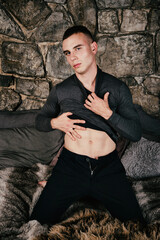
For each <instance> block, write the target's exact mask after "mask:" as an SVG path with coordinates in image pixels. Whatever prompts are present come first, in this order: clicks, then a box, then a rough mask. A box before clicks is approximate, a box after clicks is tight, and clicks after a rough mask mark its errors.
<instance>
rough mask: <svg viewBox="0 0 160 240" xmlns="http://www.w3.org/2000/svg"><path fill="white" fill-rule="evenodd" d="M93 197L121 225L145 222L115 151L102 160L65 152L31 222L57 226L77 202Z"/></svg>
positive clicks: (37, 205)
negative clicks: (36, 221) (64, 214)
mask: <svg viewBox="0 0 160 240" xmlns="http://www.w3.org/2000/svg"><path fill="white" fill-rule="evenodd" d="M85 196H90V197H93V198H94V199H97V200H99V201H101V203H102V204H103V205H105V206H106V208H107V209H108V210H109V212H110V213H111V214H112V216H113V217H117V218H118V219H120V220H121V221H126V220H140V221H143V216H142V214H141V211H140V208H139V205H138V202H137V200H136V197H135V195H134V192H133V190H132V187H131V185H130V183H129V182H128V180H127V178H126V175H125V169H124V167H123V165H122V164H121V162H120V159H119V158H118V155H117V152H116V151H114V152H112V153H110V154H108V155H106V156H102V157H99V158H98V160H96V159H93V158H90V157H87V156H84V155H78V154H75V153H73V152H70V151H68V150H67V149H65V148H63V150H62V153H61V155H60V157H59V160H58V162H57V164H56V166H55V167H54V168H53V172H52V175H51V177H50V178H49V180H48V182H47V184H46V187H45V188H44V190H43V192H42V194H41V196H40V198H39V200H38V202H37V204H36V206H35V208H34V209H33V213H32V215H31V219H36V220H38V221H39V222H40V223H41V224H44V223H47V224H54V223H57V222H58V221H59V220H60V217H61V216H62V214H63V213H64V211H65V210H66V209H67V208H68V207H69V206H70V205H71V204H72V203H73V202H75V201H76V200H79V199H80V198H82V197H85Z"/></svg>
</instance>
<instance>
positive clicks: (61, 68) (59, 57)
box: [46, 43, 73, 79]
mask: <svg viewBox="0 0 160 240" xmlns="http://www.w3.org/2000/svg"><path fill="white" fill-rule="evenodd" d="M46 59H47V60H46V71H47V76H50V77H55V78H62V79H65V78H67V77H68V76H69V75H71V74H72V73H73V72H72V70H71V68H70V66H69V65H68V63H67V62H66V59H65V56H64V54H63V51H62V47H61V44H59V43H58V44H55V45H53V46H50V47H49V48H48V53H47V58H46Z"/></svg>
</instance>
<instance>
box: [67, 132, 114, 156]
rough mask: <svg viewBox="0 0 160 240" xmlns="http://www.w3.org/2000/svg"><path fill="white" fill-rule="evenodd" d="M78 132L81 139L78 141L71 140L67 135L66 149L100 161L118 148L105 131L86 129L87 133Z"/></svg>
mask: <svg viewBox="0 0 160 240" xmlns="http://www.w3.org/2000/svg"><path fill="white" fill-rule="evenodd" d="M77 132H78V133H79V134H80V135H81V138H80V139H78V138H77V139H76V141H73V140H71V138H70V137H69V136H68V135H67V134H66V135H65V138H64V147H65V148H67V149H68V150H69V151H71V152H74V153H77V154H80V155H86V156H89V157H91V158H95V159H98V157H100V156H105V155H107V154H109V153H111V152H112V151H114V150H115V148H116V144H115V142H114V141H113V140H112V139H111V138H110V137H109V136H108V135H107V133H105V132H103V131H98V130H94V129H90V128H86V130H85V131H82V130H77Z"/></svg>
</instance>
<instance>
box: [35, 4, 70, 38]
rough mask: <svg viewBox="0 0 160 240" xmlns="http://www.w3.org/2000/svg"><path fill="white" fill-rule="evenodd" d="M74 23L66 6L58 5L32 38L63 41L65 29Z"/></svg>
mask: <svg viewBox="0 0 160 240" xmlns="http://www.w3.org/2000/svg"><path fill="white" fill-rule="evenodd" d="M71 25H73V23H72V22H71V19H70V17H69V16H68V14H67V12H66V10H65V9H64V7H62V6H60V5H56V7H55V9H54V11H53V13H52V14H51V15H50V17H49V18H48V19H47V20H46V21H45V22H44V23H43V24H41V26H40V27H39V28H37V30H36V31H35V32H34V33H33V34H32V36H31V40H32V41H37V42H57V41H61V40H62V37H63V33H64V32H65V30H66V29H67V28H68V27H70V26H71Z"/></svg>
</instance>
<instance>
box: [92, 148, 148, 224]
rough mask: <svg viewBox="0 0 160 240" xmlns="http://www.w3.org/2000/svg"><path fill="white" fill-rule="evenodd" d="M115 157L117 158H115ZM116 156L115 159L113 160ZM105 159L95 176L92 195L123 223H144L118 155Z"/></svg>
mask: <svg viewBox="0 0 160 240" xmlns="http://www.w3.org/2000/svg"><path fill="white" fill-rule="evenodd" d="M114 155H115V156H114ZM113 156H114V159H113ZM108 157H109V155H108V156H106V164H105V160H104V159H103V161H102V162H103V164H102V166H103V168H102V166H99V167H98V168H97V170H96V172H95V175H94V176H93V188H92V194H93V196H94V197H96V198H97V199H98V200H100V201H101V202H102V203H103V204H104V205H105V206H106V208H107V209H108V210H109V211H110V213H111V214H112V216H114V217H117V218H118V219H120V220H122V221H126V220H140V221H142V222H144V219H143V216H142V213H141V210H140V207H139V205H138V202H137V199H136V197H135V194H134V192H133V190H132V187H131V185H130V183H129V181H128V180H127V178H126V175H125V170H124V167H123V165H122V164H121V162H120V160H119V158H118V157H117V156H116V154H115V153H114V154H111V155H110V159H108Z"/></svg>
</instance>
